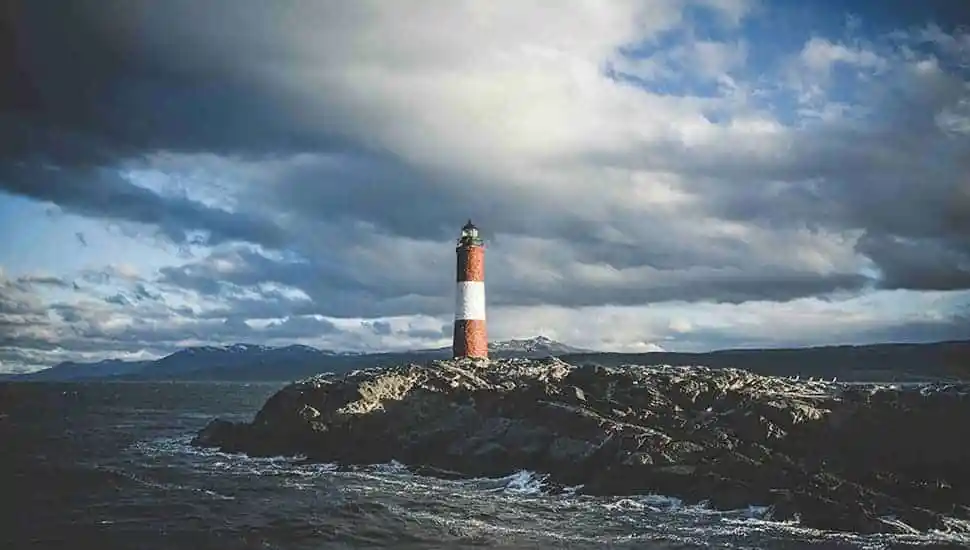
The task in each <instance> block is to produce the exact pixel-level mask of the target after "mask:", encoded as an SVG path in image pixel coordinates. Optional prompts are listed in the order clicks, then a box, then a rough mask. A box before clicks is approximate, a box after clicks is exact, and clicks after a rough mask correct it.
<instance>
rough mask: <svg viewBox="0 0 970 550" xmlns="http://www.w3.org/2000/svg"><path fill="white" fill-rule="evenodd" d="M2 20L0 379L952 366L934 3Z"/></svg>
mask: <svg viewBox="0 0 970 550" xmlns="http://www.w3.org/2000/svg"><path fill="white" fill-rule="evenodd" d="M5 5H6V6H7V7H5V8H2V9H3V10H5V11H3V12H2V15H0V18H2V27H0V40H3V42H0V73H2V74H5V75H12V76H13V78H7V77H5V78H4V79H0V80H2V81H3V82H2V83H0V235H3V236H4V238H3V239H0V372H12V371H17V372H19V371H30V370H36V369H39V368H43V367H46V366H50V365H52V364H55V363H58V362H60V361H65V360H78V361H85V360H99V359H103V358H108V357H117V358H123V359H138V358H151V357H157V356H160V355H165V354H168V353H171V352H173V351H175V350H178V349H180V348H183V347H187V346H194V345H210V344H212V345H219V344H231V343H236V342H245V343H257V344H267V345H286V344H292V343H300V344H306V345H312V346H316V347H319V348H326V349H334V350H356V351H366V350H399V349H408V348H425V347H437V346H444V345H448V344H449V343H450V339H451V322H452V317H453V314H454V292H455V283H454V281H455V273H454V270H455V258H454V254H455V250H454V246H455V242H456V239H457V237H458V234H459V231H460V228H461V226H462V225H463V224H464V222H465V221H466V220H467V219H469V218H471V219H472V220H473V221H474V222H475V223H476V225H478V226H479V227H480V228H481V231H482V233H483V236H484V237H485V239H486V243H487V249H486V258H487V259H486V265H487V267H486V284H487V289H488V290H487V293H488V300H487V305H488V329H489V336H490V338H492V339H508V338H527V337H532V336H537V335H544V336H547V337H550V338H554V339H556V340H559V341H562V342H566V343H569V344H572V345H575V346H580V347H587V348H591V349H599V350H614V351H656V350H671V351H703V350H711V349H723V348H735V347H787V346H814V345H826V344H862V343H874V342H888V341H894V342H919V341H935V340H947V339H962V338H967V337H970V28H968V27H967V25H970V6H968V5H967V4H966V2H964V1H963V0H951V1H948V0H935V1H934V0H926V1H924V2H911V1H905V0H897V1H890V0H881V1H863V0H859V1H853V2H848V1H837V0H824V1H823V0H819V1H816V2H804V1H796V0H777V1H771V0H762V1H755V0H750V1H749V0H644V1H635V0H609V1H606V0H604V1H595V0H575V1H573V0H508V1H505V0H496V1H490V2H483V1H471V0H467V1H465V0H423V1H421V2H417V1H414V2H412V1H404V0H402V1H399V2H382V1H378V0H357V1H355V2H344V1H339V0H333V1H329V0H319V1H291V0H278V1H274V2H263V1H261V0H204V1H196V0H166V1H165V2H155V1H150V0H90V1H65V2H57V3H54V2H43V1H41V2H38V1H20V2H7V3H5Z"/></svg>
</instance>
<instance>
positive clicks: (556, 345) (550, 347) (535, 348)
mask: <svg viewBox="0 0 970 550" xmlns="http://www.w3.org/2000/svg"><path fill="white" fill-rule="evenodd" d="M488 350H489V351H490V352H492V353H499V354H502V353H523V354H544V355H564V354H567V353H591V351H590V350H587V349H582V348H577V347H573V346H570V345H568V344H563V343H562V342H557V341H555V340H552V339H550V338H546V337H545V336H536V337H535V338H528V339H524V340H515V339H513V340H505V341H501V342H491V343H489V345H488Z"/></svg>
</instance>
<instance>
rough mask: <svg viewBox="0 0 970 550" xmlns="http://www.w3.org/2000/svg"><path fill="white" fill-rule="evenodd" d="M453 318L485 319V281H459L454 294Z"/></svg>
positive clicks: (466, 319)
mask: <svg viewBox="0 0 970 550" xmlns="http://www.w3.org/2000/svg"><path fill="white" fill-rule="evenodd" d="M455 319H456V320H458V321H472V320H474V321H484V320H485V283H484V282H483V281H461V282H459V283H458V293H457V295H456V296H455Z"/></svg>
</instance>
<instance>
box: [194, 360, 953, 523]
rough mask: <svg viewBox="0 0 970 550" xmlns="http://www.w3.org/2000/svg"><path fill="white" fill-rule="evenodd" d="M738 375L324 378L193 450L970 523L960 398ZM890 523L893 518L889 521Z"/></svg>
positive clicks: (473, 373) (396, 373)
mask: <svg viewBox="0 0 970 550" xmlns="http://www.w3.org/2000/svg"><path fill="white" fill-rule="evenodd" d="M964 389H965V388H959V387H953V386H951V387H939V388H923V389H922V390H918V389H912V390H896V389H876V388H868V387H845V388H843V387H839V386H837V385H835V384H832V383H825V382H817V381H808V382H805V381H803V382H797V381H793V380H789V379H785V378H775V377H766V376H759V375H755V374H752V373H750V372H747V371H743V370H738V369H718V370H713V369H707V368H704V367H645V366H627V367H619V368H605V367H599V366H593V365H587V366H572V365H569V364H566V363H564V362H562V361H560V360H557V359H547V360H542V361H535V360H528V359H512V360H500V361H492V362H491V363H488V362H475V361H470V360H457V361H436V362H433V363H430V364H427V365H406V366H400V367H395V368H388V369H369V370H362V371H355V372H352V373H349V374H343V375H329V374H321V375H318V376H316V377H313V378H310V379H307V380H303V381H300V382H296V383H294V384H291V385H289V386H287V387H285V388H283V389H282V390H280V391H279V392H278V393H276V394H275V395H274V396H272V397H271V398H270V399H269V400H268V401H267V402H266V404H265V405H264V406H263V408H262V409H261V410H260V411H259V413H258V414H257V415H256V417H255V418H254V420H253V422H252V423H248V424H234V423H230V422H226V421H222V420H216V421H213V422H212V423H211V424H210V425H209V426H207V427H206V428H205V429H204V430H202V431H201V432H200V433H199V434H198V436H197V437H196V439H195V440H194V444H196V445H200V446H215V447H219V448H221V449H222V450H224V451H229V452H245V453H249V454H252V455H278V454H303V455H306V456H307V457H308V458H309V459H311V460H319V461H327V462H339V463H345V464H361V463H364V464H366V463H382V462H387V461H390V460H392V459H393V460H397V461H400V462H402V463H404V464H408V465H410V466H412V467H415V468H419V469H422V471H424V472H429V473H439V474H445V473H451V474H454V473H459V474H462V475H468V476H480V475H503V474H507V473H510V472H512V471H516V470H520V469H530V470H535V471H538V472H545V473H548V474H549V476H550V480H551V482H553V483H554V484H558V485H560V486H575V485H582V489H581V491H582V492H585V493H587V494H595V495H621V494H638V493H660V494H666V495H671V496H677V497H680V498H683V499H685V500H687V501H702V500H707V501H709V503H710V505H712V506H714V507H717V508H722V509H731V508H739V507H743V506H747V505H766V506H771V514H772V516H773V517H774V518H775V519H789V518H793V517H798V518H800V520H801V521H802V523H803V524H805V525H808V526H812V527H817V528H823V529H833V530H850V531H857V532H877V531H894V530H897V529H899V528H900V527H899V526H898V525H899V522H902V523H904V524H906V525H908V526H911V527H913V528H916V529H920V530H928V529H943V528H945V524H944V523H945V520H944V517H945V516H953V517H961V518H967V517H970V508H968V506H970V428H967V425H968V424H970V397H968V393H967V392H966V391H963V390H964ZM886 518H893V519H892V520H887V519H886Z"/></svg>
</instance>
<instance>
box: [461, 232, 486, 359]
mask: <svg viewBox="0 0 970 550" xmlns="http://www.w3.org/2000/svg"><path fill="white" fill-rule="evenodd" d="M455 251H456V252H457V255H458V289H457V293H456V294H455V336H454V344H453V345H452V351H453V352H454V356H455V357H456V358H458V357H475V358H482V359H484V358H487V357H488V336H487V333H486V331H485V243H484V242H483V241H482V239H481V237H479V236H478V228H477V227H475V226H474V225H473V224H472V221H471V220H468V223H466V224H465V226H464V227H462V228H461V237H460V238H459V239H458V246H457V248H456V249H455Z"/></svg>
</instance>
